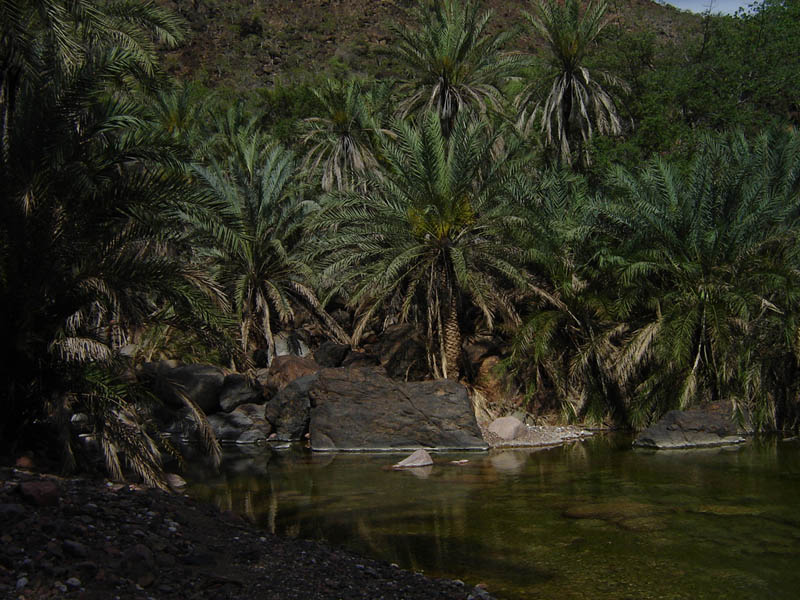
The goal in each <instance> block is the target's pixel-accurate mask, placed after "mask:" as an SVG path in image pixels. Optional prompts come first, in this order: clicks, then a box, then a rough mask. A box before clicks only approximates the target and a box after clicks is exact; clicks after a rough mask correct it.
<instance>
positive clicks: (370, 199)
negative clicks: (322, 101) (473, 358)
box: [312, 113, 525, 379]
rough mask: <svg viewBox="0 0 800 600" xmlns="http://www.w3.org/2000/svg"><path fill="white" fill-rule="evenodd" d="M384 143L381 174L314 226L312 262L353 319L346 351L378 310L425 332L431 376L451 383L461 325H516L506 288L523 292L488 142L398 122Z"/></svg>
mask: <svg viewBox="0 0 800 600" xmlns="http://www.w3.org/2000/svg"><path fill="white" fill-rule="evenodd" d="M394 134H395V135H394V137H393V138H386V139H385V142H384V146H383V150H382V153H383V156H384V157H385V160H386V162H387V169H386V171H385V172H384V173H383V174H382V175H381V176H380V177H379V176H377V175H374V176H372V177H371V178H370V179H369V183H368V185H367V187H366V191H363V192H357V191H353V192H349V193H337V194H334V195H332V196H331V197H329V198H327V199H326V200H325V201H324V203H323V205H322V209H321V210H320V211H319V212H318V213H316V214H315V215H314V217H313V221H312V233H314V234H315V236H316V237H315V238H314V239H315V242H314V246H313V256H314V257H315V258H316V259H317V260H318V261H319V263H320V264H321V266H322V267H323V268H324V271H323V274H324V276H325V277H326V279H327V280H328V281H331V282H333V284H332V292H331V293H334V294H335V293H341V294H342V295H343V296H344V297H347V298H349V299H350V304H351V306H352V307H353V308H355V309H356V311H357V312H358V314H359V318H358V319H357V323H356V329H355V332H354V334H353V342H354V343H355V344H357V343H358V341H359V339H360V336H361V334H362V332H363V331H364V328H365V327H366V325H367V323H369V322H370V320H371V318H372V317H373V316H374V315H376V314H378V313H379V312H381V311H387V312H389V313H393V315H394V316H395V317H396V318H397V319H399V320H401V321H406V320H410V321H414V322H417V323H420V324H422V325H423V326H424V327H425V328H426V330H427V336H428V344H429V360H430V367H431V371H432V372H433V373H434V375H435V376H437V377H447V378H451V379H458V377H459V356H460V353H461V331H462V325H461V319H462V317H463V315H464V313H465V311H466V310H467V309H468V308H469V307H471V306H472V307H477V308H478V309H480V311H481V312H482V313H483V315H484V318H485V321H486V324H487V327H489V328H491V327H492V326H493V324H494V321H495V319H496V314H497V312H498V311H500V312H503V313H504V314H506V315H510V316H515V314H516V313H515V311H514V308H513V306H512V305H511V302H510V301H509V300H508V296H507V295H506V294H505V292H504V289H505V288H507V287H508V285H509V284H512V283H515V284H519V285H524V284H525V279H524V277H523V275H522V273H521V272H520V270H519V268H518V265H517V263H516V258H518V257H517V256H516V253H515V251H514V250H513V249H509V248H508V247H507V246H506V245H505V243H504V239H503V237H502V232H503V228H504V227H505V226H507V225H508V222H509V221H512V220H513V219H514V217H513V215H510V214H508V213H507V212H505V210H504V205H503V202H502V200H503V198H504V190H503V187H502V181H503V178H502V177H501V170H500V164H501V163H497V162H495V161H493V160H492V159H491V152H492V146H493V142H494V136H492V135H487V134H486V133H485V127H484V124H482V123H479V122H478V121H475V120H473V121H466V119H464V120H460V121H459V122H458V123H456V125H455V129H454V130H453V131H452V132H451V136H450V138H449V139H448V138H446V137H445V136H444V133H443V132H442V125H441V123H440V121H439V118H438V116H437V115H436V114H435V113H429V114H428V116H427V117H426V118H425V120H424V121H423V122H422V123H421V125H420V126H419V127H414V126H412V125H410V124H408V123H405V122H398V123H397V124H396V125H395V127H394Z"/></svg>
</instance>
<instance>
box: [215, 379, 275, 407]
mask: <svg viewBox="0 0 800 600" xmlns="http://www.w3.org/2000/svg"><path fill="white" fill-rule="evenodd" d="M263 403H264V393H263V391H262V390H261V389H260V388H259V387H256V385H254V383H253V382H252V380H251V379H249V378H248V377H247V376H245V375H242V374H241V373H231V374H230V375H227V376H226V377H225V381H224V383H223V384H222V389H221V390H220V392H219V406H220V408H221V409H222V411H223V412H228V413H229V412H231V411H232V410H233V409H235V408H236V407H237V406H240V405H241V404H263Z"/></svg>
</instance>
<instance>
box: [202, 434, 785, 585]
mask: <svg viewBox="0 0 800 600" xmlns="http://www.w3.org/2000/svg"><path fill="white" fill-rule="evenodd" d="M400 458H402V457H400ZM462 459H468V460H469V462H467V463H465V464H452V463H451V461H457V460H462ZM397 460H398V455H388V454H377V455H374V454H373V455H366V454H328V453H325V454H312V453H309V452H307V451H301V450H297V449H293V450H290V451H286V452H281V453H273V454H271V453H269V452H268V451H264V452H263V453H260V454H257V455H255V456H245V457H242V456H233V455H230V456H228V457H227V461H226V464H227V467H226V469H225V471H224V473H225V474H224V475H223V476H221V477H219V478H217V479H209V478H208V476H207V474H202V473H198V474H196V475H195V477H194V481H198V482H199V481H203V483H196V484H194V485H193V486H192V487H191V490H190V492H191V493H192V494H194V495H196V496H200V497H203V498H206V499H209V500H212V501H214V502H216V503H217V504H218V505H220V506H222V507H224V508H229V509H232V510H236V511H240V512H244V513H247V514H248V515H249V516H250V517H251V518H253V519H254V520H255V521H256V522H257V523H259V524H260V526H262V527H264V528H265V529H268V530H269V531H272V532H275V533H278V534H281V535H290V536H300V537H304V538H314V539H320V540H326V541H328V542H330V543H333V544H344V545H346V546H348V547H350V548H352V549H354V550H355V551H357V552H360V553H363V554H367V555H370V556H373V557H376V558H381V559H384V560H387V561H390V562H395V563H398V564H400V565H401V566H403V567H405V568H410V569H416V570H421V571H424V572H425V573H427V574H429V575H440V576H449V577H454V578H459V579H463V580H465V581H467V582H470V583H477V582H478V581H485V582H486V583H488V584H489V588H490V590H491V591H492V592H493V594H494V595H496V596H497V597H498V598H506V599H527V598H564V599H578V598H581V599H582V598H586V599H588V598H592V599H595V598H686V599H690V598H691V599H695V598H720V597H725V598H759V599H760V598H765V597H769V598H795V597H796V590H797V589H800V570H798V569H797V556H799V555H800V514H798V511H797V498H798V495H799V494H800V443H797V442H781V441H779V440H776V439H756V440H753V441H751V442H749V443H748V444H747V445H745V446H743V447H735V448H723V449H710V450H699V451H691V452H688V451H687V452H682V451H676V452H649V451H641V450H631V449H630V440H629V439H627V438H624V437H623V438H620V437H613V436H598V437H596V438H592V439H590V440H587V441H585V442H582V443H575V444H572V445H568V446H564V447H558V448H550V449H544V450H502V451H496V452H489V453H468V454H436V455H434V461H435V464H434V465H433V466H432V467H426V468H425V469H424V470H420V469H411V470H407V471H402V472H398V471H391V470H385V467H387V466H389V465H392V464H394V463H395V462H397Z"/></svg>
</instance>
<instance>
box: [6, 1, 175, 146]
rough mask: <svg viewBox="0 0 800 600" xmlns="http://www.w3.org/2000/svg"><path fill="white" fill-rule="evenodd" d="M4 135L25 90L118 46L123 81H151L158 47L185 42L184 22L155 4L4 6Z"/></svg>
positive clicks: (79, 2)
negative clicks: (123, 58) (125, 61)
mask: <svg viewBox="0 0 800 600" xmlns="http://www.w3.org/2000/svg"><path fill="white" fill-rule="evenodd" d="M0 32H1V35H0V40H1V41H0V128H2V129H1V130H0V131H2V133H3V139H5V135H6V128H7V126H8V120H9V118H10V113H11V112H13V110H14V107H15V105H16V103H17V96H18V94H19V93H20V90H21V88H23V87H28V88H29V89H31V90H33V89H36V88H37V87H39V86H41V85H44V84H46V82H47V81H48V80H52V79H58V78H60V77H63V76H67V75H69V74H70V73H72V72H74V71H75V70H76V69H80V68H81V66H82V65H83V63H84V62H85V60H86V58H87V56H89V55H90V54H93V53H96V52H97V51H98V50H100V51H101V52H102V49H104V48H110V47H114V48H117V49H118V50H120V51H123V52H125V53H127V54H128V56H129V58H130V61H129V67H128V68H127V69H126V70H125V72H124V73H118V74H117V75H119V76H120V77H119V79H121V80H122V79H127V80H128V81H129V82H130V81H139V82H144V81H149V82H152V81H153V80H154V77H155V76H156V74H157V73H158V52H157V48H158V47H159V46H162V47H174V46H176V45H177V44H178V43H179V42H180V41H181V40H182V39H183V21H182V20H181V19H180V18H179V17H177V16H176V15H175V14H173V13H172V12H170V11H168V10H166V9H164V8H162V7H159V6H158V5H157V4H156V3H155V2H152V1H146V2H138V1H134V0H113V1H110V2H104V3H102V4H100V3H97V2H93V1H90V0H72V1H66V0H31V1H26V2H11V1H3V2H0Z"/></svg>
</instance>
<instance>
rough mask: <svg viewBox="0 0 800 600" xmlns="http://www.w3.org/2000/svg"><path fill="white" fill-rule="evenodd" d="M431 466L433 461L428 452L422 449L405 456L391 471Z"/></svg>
mask: <svg viewBox="0 0 800 600" xmlns="http://www.w3.org/2000/svg"><path fill="white" fill-rule="evenodd" d="M432 464H433V459H432V458H431V455H430V454H428V451H427V450H425V449H424V448H420V449H419V450H416V451H415V452H414V453H413V454H412V455H411V456H407V457H406V458H404V459H403V460H401V461H400V462H399V463H397V464H396V465H393V466H392V468H393V469H414V468H417V467H428V466H430V465H432Z"/></svg>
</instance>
